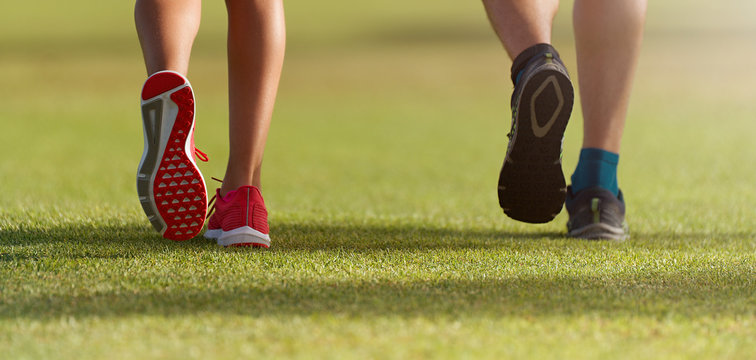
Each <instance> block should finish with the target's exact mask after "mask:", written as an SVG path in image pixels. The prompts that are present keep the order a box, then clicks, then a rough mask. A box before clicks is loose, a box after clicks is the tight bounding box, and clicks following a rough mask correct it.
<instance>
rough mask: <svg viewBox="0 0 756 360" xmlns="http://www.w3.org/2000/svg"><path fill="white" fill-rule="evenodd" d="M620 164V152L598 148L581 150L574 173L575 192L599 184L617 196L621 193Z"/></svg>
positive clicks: (573, 188) (573, 189) (573, 187)
mask: <svg viewBox="0 0 756 360" xmlns="http://www.w3.org/2000/svg"><path fill="white" fill-rule="evenodd" d="M618 164H619V154H615V153H613V152H610V151H606V150H603V149H596V148H586V149H582V150H580V159H579V160H578V165H577V168H575V172H574V173H573V174H572V191H573V193H577V192H579V191H580V190H583V189H587V188H591V187H596V186H598V187H601V188H604V189H606V190H609V191H611V192H612V193H614V195H615V196H617V195H618V194H619V185H618V182H617V165H618Z"/></svg>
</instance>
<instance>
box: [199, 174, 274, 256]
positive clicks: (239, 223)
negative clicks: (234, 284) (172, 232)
mask: <svg viewBox="0 0 756 360" xmlns="http://www.w3.org/2000/svg"><path fill="white" fill-rule="evenodd" d="M214 201H215V205H213V209H214V211H213V210H211V211H213V214H212V216H210V219H209V220H208V224H207V231H206V232H205V237H206V238H208V239H214V240H217V241H218V245H220V246H256V247H264V248H267V247H270V235H268V211H267V210H266V209H265V202H264V201H263V198H262V194H261V193H260V189H258V188H256V187H254V186H242V187H240V188H238V189H236V190H234V191H231V192H229V193H228V194H226V196H221V195H220V189H218V190H216V194H215V198H214Z"/></svg>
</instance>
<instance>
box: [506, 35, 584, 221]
mask: <svg viewBox="0 0 756 360" xmlns="http://www.w3.org/2000/svg"><path fill="white" fill-rule="evenodd" d="M539 46H542V47H541V49H542V50H539V52H536V55H535V56H533V57H531V58H530V60H529V61H528V62H527V63H526V64H524V65H517V62H518V60H519V59H515V66H521V67H522V70H520V71H518V72H517V76H516V78H513V80H514V82H515V89H514V93H513V94H512V129H511V131H510V132H509V134H508V135H507V137H509V146H508V148H507V155H506V157H505V158H504V164H503V165H502V167H501V173H500V174H499V188H498V193H499V205H500V206H501V208H502V209H503V210H504V213H505V214H507V216H509V217H511V218H512V219H515V220H519V221H524V222H528V223H545V222H549V221H551V220H552V219H554V217H555V216H556V215H557V214H559V212H560V211H562V204H564V199H565V193H566V191H567V185H566V183H565V181H564V173H563V172H562V139H563V136H564V130H565V129H566V128H567V121H569V119H570V114H571V113H572V104H573V100H574V90H573V88H572V82H571V81H570V77H569V75H568V74H567V69H566V68H565V66H564V64H563V63H562V61H561V60H560V59H559V54H557V53H556V50H554V48H552V47H551V46H549V45H545V44H543V45H539ZM521 56H522V55H521ZM519 57H520V56H518V58H519ZM515 66H513V68H514V67H515Z"/></svg>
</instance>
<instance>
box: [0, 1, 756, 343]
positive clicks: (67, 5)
mask: <svg viewBox="0 0 756 360" xmlns="http://www.w3.org/2000/svg"><path fill="white" fill-rule="evenodd" d="M571 5H572V2H571V1H564V2H563V3H562V6H561V10H560V13H559V15H558V17H557V19H556V23H555V28H554V44H555V45H556V46H557V48H558V49H559V50H560V52H561V53H562V57H563V58H564V59H565V60H566V62H567V65H568V67H569V68H570V69H571V70H572V74H573V76H574V75H576V74H575V72H576V70H575V69H576V66H575V54H574V51H573V50H572V46H573V39H572V35H571V34H572V31H571V16H570V9H571ZM285 6H286V12H287V25H288V47H287V57H286V63H285V65H284V74H283V78H282V83H281V88H280V93H279V97H278V102H277V107H276V112H275V115H274V120H273V125H272V129H271V133H270V138H269V141H268V149H267V152H266V158H265V166H264V175H263V186H264V193H265V198H266V202H267V205H268V207H269V208H270V211H271V218H270V222H271V229H272V236H273V238H274V243H275V245H274V248H273V249H272V250H271V251H270V252H268V253H259V252H251V253H246V252H233V251H224V250H223V249H216V248H215V245H212V244H210V243H209V242H206V241H204V240H201V239H196V240H192V241H190V242H188V243H184V244H173V243H170V242H167V241H163V240H161V239H160V238H159V236H157V235H156V234H154V233H153V231H152V229H151V227H150V226H149V223H148V222H147V221H146V220H145V219H144V215H143V214H142V211H141V208H140V207H139V204H138V202H137V201H136V196H135V184H134V183H135V181H134V180H135V179H134V172H135V170H136V166H137V164H138V161H139V157H140V155H141V152H142V128H141V127H142V125H141V120H140V114H139V107H138V94H139V91H140V88H141V85H142V83H143V81H144V79H145V71H144V66H143V64H142V59H141V53H140V50H139V44H138V41H137V37H136V33H135V30H134V25H133V15H132V13H133V11H132V7H133V3H132V2H85V1H79V0H76V1H67V2H58V1H50V0H32V1H26V2H8V1H6V2H3V3H2V4H0V84H2V86H0V129H1V131H0V144H3V148H4V149H5V154H4V156H3V159H2V160H0V188H2V189H3V190H5V191H4V192H3V196H2V197H0V270H1V271H2V274H3V276H1V278H2V280H0V289H1V290H0V293H1V294H0V345H3V344H5V345H6V346H8V348H9V349H10V350H11V352H10V354H12V355H14V356H15V357H18V358H24V357H30V358H34V357H49V356H52V355H56V354H57V355H61V356H64V357H70V358H76V357H87V356H91V357H101V356H103V354H111V350H112V349H118V350H119V351H122V353H121V354H122V356H123V357H129V355H135V354H139V355H147V356H150V357H169V358H170V357H182V358H186V357H193V358H196V357H201V356H203V355H212V356H218V357H224V356H234V355H236V356H238V355H240V354H242V355H250V354H251V355H261V354H262V355H268V356H274V355H278V356H295V357H296V356H299V357H307V356H308V355H312V356H320V357H328V356H329V355H332V354H329V352H328V350H329V347H330V350H333V349H339V350H343V351H344V352H343V353H341V356H345V357H363V356H364V357H381V355H386V356H391V357H408V356H414V357H444V356H449V357H464V356H470V357H473V356H475V357H481V356H488V357H496V356H497V354H498V355H499V356H517V355H519V356H521V357H522V356H531V357H543V356H547V357H559V356H560V355H561V356H568V357H569V356H570V355H573V356H590V357H597V358H598V357H602V356H607V355H609V356H613V357H622V355H623V354H624V356H626V357H632V356H644V357H648V356H653V355H656V356H661V357H665V356H670V357H677V356H680V357H705V358H710V357H749V356H753V354H754V349H755V348H756V344H754V340H753V339H754V336H753V335H754V330H753V329H754V326H753V325H754V318H755V317H756V309H755V306H756V305H754V297H753V293H754V286H756V285H754V280H753V278H754V273H756V270H755V265H754V261H755V260H754V256H755V255H754V254H755V253H756V222H755V221H754V219H755V218H756V206H755V205H754V204H756V166H754V164H753V159H756V146H754V143H753V135H754V134H756V122H754V120H756V101H754V100H756V89H754V86H753V84H755V83H756V67H754V66H753V62H754V59H756V22H755V21H753V19H754V14H756V3H754V2H752V1H746V0H726V1H719V2H712V3H689V2H684V1H680V0H674V1H664V2H661V1H652V2H651V3H650V4H649V12H648V22H647V27H646V28H647V31H646V38H645V43H644V48H643V53H642V57H641V61H640V66H639V69H638V76H637V78H636V86H635V88H634V93H633V98H632V102H631V108H630V113H629V119H628V124H627V128H626V136H625V140H624V143H623V151H622V155H621V159H620V180H619V181H620V186H621V187H622V188H623V191H624V192H625V193H626V198H627V201H628V221H629V222H630V226H631V232H632V238H631V240H630V241H628V242H626V243H623V244H614V243H610V244H607V243H584V242H574V241H571V240H566V239H563V238H562V234H563V232H564V224H565V222H566V214H564V213H563V214H561V215H560V216H559V217H558V218H557V219H556V220H555V221H554V222H551V223H549V224H546V225H540V226H533V225H526V224H521V223H517V222H514V221H511V220H509V219H507V218H506V217H505V216H504V215H502V214H501V211H500V209H499V207H498V204H497V200H496V195H495V182H496V179H497V176H498V171H499V167H500V165H501V161H502V160H503V156H504V152H505V150H506V137H505V134H506V133H507V132H508V130H509V116H510V113H509V96H510V92H511V84H510V82H509V66H510V65H511V62H510V60H509V59H508V58H507V56H506V54H505V52H504V51H503V49H502V47H501V45H500V44H499V43H498V41H497V39H496V37H495V35H494V34H493V31H491V29H490V27H489V25H488V23H487V20H486V16H485V13H484V11H483V7H482V5H481V4H480V3H479V2H457V1H450V0H437V1H432V2H431V1H419V2H402V1H397V0H388V1H381V2H372V3H359V4H356V3H353V2H347V1H343V0H333V1H329V2H319V3H318V2H306V1H301V0H295V1H288V2H286V5H285ZM189 77H190V79H191V81H192V84H193V86H194V88H195V90H196V95H197V101H198V109H197V114H198V122H197V135H196V142H197V145H198V146H199V147H200V148H201V149H203V150H204V151H206V152H208V153H209V154H210V155H211V162H210V163H208V164H201V165H200V166H201V169H202V171H203V173H204V175H205V176H206V177H207V178H209V177H210V176H215V177H221V176H222V174H223V170H224V169H225V158H226V155H227V148H226V147H227V135H226V134H227V121H226V118H227V108H226V101H227V100H226V98H227V93H226V83H225V78H226V67H225V9H224V7H223V2H220V1H219V2H211V1H205V2H204V4H203V23H202V27H201V29H200V33H199V35H198V38H197V41H196V44H195V48H194V52H193V58H192V63H191V66H190V72H189ZM576 109H577V110H576V111H575V112H574V114H573V117H572V120H571V124H570V126H569V128H568V131H567V134H566V139H565V152H564V154H565V155H564V164H565V165H564V168H565V172H566V174H567V175H568V176H569V174H570V173H571V171H572V169H573V168H574V166H575V163H576V159H577V155H578V151H579V148H580V142H581V134H582V132H581V125H582V124H581V116H580V111H579V107H577V108H576ZM212 183H213V182H212V181H211V182H210V183H209V184H211V186H212ZM181 271H184V272H181ZM240 273H241V274H245V275H244V276H241V277H240V276H239V275H238V274H240ZM498 276H503V277H504V278H505V279H508V280H501V279H500V278H498ZM460 279H461V280H460ZM512 279H514V280H512ZM359 294H363V295H364V294H367V295H364V296H363V297H359V296H358V295H359ZM260 295H265V296H270V297H271V299H275V300H276V301H280V304H279V305H278V306H277V305H276V304H275V303H272V304H265V305H261V306H260V308H261V309H262V310H265V311H268V312H269V313H270V314H269V315H265V314H257V313H255V312H254V311H252V310H229V311H223V310H219V311H215V310H213V309H215V307H217V306H218V305H223V304H219V303H218V302H221V301H230V303H231V304H232V307H233V309H239V308H243V307H244V304H245V302H246V301H248V300H250V299H254V298H255V296H260ZM355 296H356V298H355ZM371 297H372V298H371ZM371 299H373V300H371ZM407 300H409V301H410V302H409V303H404V302H403V301H407ZM376 302H381V304H383V303H382V302H387V303H386V304H383V305H381V306H378V308H377V310H375V311H373V312H370V311H368V310H370V309H373V306H376ZM533 304H537V305H533ZM592 306H595V307H596V308H593V307H592ZM455 309H456V310H455ZM552 309H553V310H552ZM633 309H636V310H637V312H634V311H633ZM712 309H713V310H712ZM614 311H617V313H614ZM360 312H367V313H366V314H365V315H362V316H361V315H360ZM466 313H467V314H466ZM177 315H180V316H177ZM233 338H242V339H245V340H246V341H247V342H246V344H245V345H238V344H236V343H234V342H231V341H230V340H229V339H233ZM87 339H92V340H93V341H91V342H89V341H87ZM271 339H272V340H271ZM503 339H506V341H505V340H503ZM219 344H220V345H225V346H226V347H221V346H220V345H219ZM544 344H545V345H544ZM394 345H396V346H394ZM0 347H3V346H0ZM586 348H590V349H593V350H592V351H587V350H585V349H586ZM59 349H69V350H67V352H66V351H63V352H61V353H57V352H56V351H58V350H59ZM85 349H88V350H87V351H84V350H85Z"/></svg>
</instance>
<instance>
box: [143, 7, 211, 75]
mask: <svg viewBox="0 0 756 360" xmlns="http://www.w3.org/2000/svg"><path fill="white" fill-rule="evenodd" d="M201 10H202V3H201V0H137V2H136V5H135V6H134V20H135V22H136V28H137V34H138V35H139V43H140V44H141V46H142V54H143V55H144V63H145V65H146V67H147V74H148V75H152V74H154V73H156V72H158V71H162V70H173V71H176V72H179V73H181V74H183V75H184V76H186V73H187V70H188V68H189V55H190V53H191V51H192V44H193V43H194V38H195V37H196V36H197V31H198V30H199V24H200V17H201Z"/></svg>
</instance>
